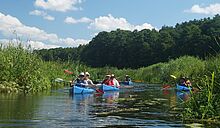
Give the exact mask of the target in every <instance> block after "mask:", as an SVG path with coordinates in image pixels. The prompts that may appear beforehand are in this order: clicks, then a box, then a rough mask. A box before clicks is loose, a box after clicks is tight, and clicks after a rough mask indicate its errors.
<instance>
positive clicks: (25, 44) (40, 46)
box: [0, 39, 60, 49]
mask: <svg viewBox="0 0 220 128" xmlns="http://www.w3.org/2000/svg"><path fill="white" fill-rule="evenodd" d="M0 44H2V45H3V46H8V45H13V46H18V45H20V44H21V45H22V46H23V47H24V48H27V47H29V46H31V48H33V49H50V48H57V47H60V46H57V45H50V44H45V43H43V42H39V41H31V40H29V41H26V42H22V41H19V40H17V39H11V40H9V39H0Z"/></svg>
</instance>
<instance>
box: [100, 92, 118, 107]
mask: <svg viewBox="0 0 220 128" xmlns="http://www.w3.org/2000/svg"><path fill="white" fill-rule="evenodd" d="M118 97H119V92H118V91H116V92H105V93H104V94H103V95H102V98H104V99H106V102H107V103H109V104H113V103H115V102H116V100H117V99H118Z"/></svg>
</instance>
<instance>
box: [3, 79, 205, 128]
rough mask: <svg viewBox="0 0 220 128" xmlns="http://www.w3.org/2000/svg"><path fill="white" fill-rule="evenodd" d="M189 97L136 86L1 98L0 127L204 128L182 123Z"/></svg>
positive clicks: (172, 91)
mask: <svg viewBox="0 0 220 128" xmlns="http://www.w3.org/2000/svg"><path fill="white" fill-rule="evenodd" d="M188 97H189V95H188V94H185V93H184V94H179V93H177V92H176V91H175V90H174V89H173V88H170V87H168V88H167V87H165V88H164V86H162V85H146V84H140V83H139V84H137V83H135V84H134V85H132V86H124V87H122V89H121V90H120V91H119V92H107V93H104V94H103V95H100V94H84V95H81V94H80V95H70V94H69V91H68V88H63V89H54V90H52V91H51V92H46V93H40V94H34V95H33V94H32V95H12V94H7V95H5V94H4V95H3V94H1V95H0V127H8V128H9V127H16V128H19V127H20V128H25V127H33V128H35V127H36V128H41V127H53V128H57V127H123V126H124V127H203V125H202V124H198V123H183V122H182V120H181V116H180V112H179V111H181V108H178V107H177V106H181V104H182V102H183V100H187V98H188Z"/></svg>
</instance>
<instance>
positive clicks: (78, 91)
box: [71, 85, 95, 94]
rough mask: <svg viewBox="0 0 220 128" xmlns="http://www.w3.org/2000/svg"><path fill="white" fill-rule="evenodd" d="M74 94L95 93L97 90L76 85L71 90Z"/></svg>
mask: <svg viewBox="0 0 220 128" xmlns="http://www.w3.org/2000/svg"><path fill="white" fill-rule="evenodd" d="M71 91H72V92H73V93H74V94H84V93H94V92H95V90H94V89H91V88H86V87H80V86H76V85H74V86H73V87H72V90H71Z"/></svg>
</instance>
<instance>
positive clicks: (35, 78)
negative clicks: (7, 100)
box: [0, 45, 50, 92]
mask: <svg viewBox="0 0 220 128" xmlns="http://www.w3.org/2000/svg"><path fill="white" fill-rule="evenodd" d="M0 55H1V58H0V69H1V72H0V83H1V85H2V87H3V88H4V87H12V88H17V89H18V90H19V91H21V90H22V91H24V92H30V91H31V92H36V91H41V90H45V89H48V88H49V87H50V84H49V79H48V77H45V76H44V75H42V74H44V70H43V68H41V67H43V64H44V63H43V61H42V60H41V59H39V58H38V57H37V56H36V55H33V54H32V53H31V52H30V50H28V49H24V48H22V46H21V45H19V46H17V47H14V46H10V45H9V46H7V47H6V48H3V46H2V47H1V48H0Z"/></svg>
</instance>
